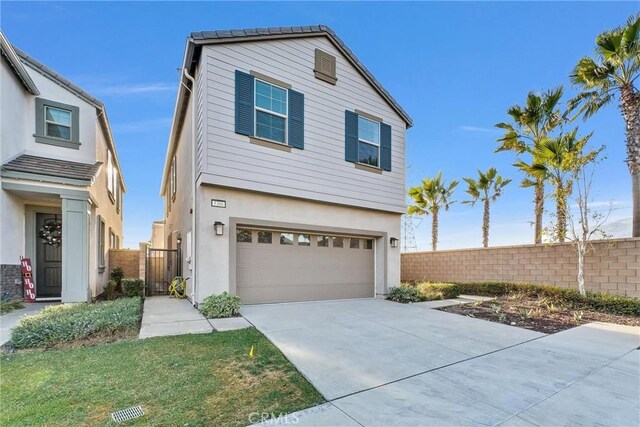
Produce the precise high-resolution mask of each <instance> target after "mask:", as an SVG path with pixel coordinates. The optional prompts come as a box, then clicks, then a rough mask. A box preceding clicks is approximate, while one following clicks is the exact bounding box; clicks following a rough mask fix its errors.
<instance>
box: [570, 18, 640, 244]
mask: <svg viewBox="0 0 640 427" xmlns="http://www.w3.org/2000/svg"><path fill="white" fill-rule="evenodd" d="M595 56H596V59H593V58H590V57H584V58H582V59H581V60H580V61H578V64H577V65H576V66H575V68H574V69H573V73H572V74H571V82H572V83H573V84H575V85H578V86H580V87H581V88H582V89H583V92H582V93H581V94H579V95H578V96H577V97H576V98H574V99H573V100H572V101H571V102H570V107H571V108H572V109H573V108H577V107H580V109H579V114H583V117H584V118H585V119H586V118H588V117H590V116H592V115H593V114H595V113H596V112H598V111H599V110H600V109H601V108H602V107H604V106H605V105H607V104H609V103H610V102H612V101H614V100H615V99H616V95H617V96H618V97H619V99H620V111H621V112H622V117H623V118H624V121H625V124H626V138H627V166H628V167H629V172H630V173H631V194H632V199H633V231H632V235H633V237H640V93H639V92H638V89H637V88H636V87H635V84H634V83H635V80H636V79H637V78H638V76H639V75H640V15H638V16H636V17H633V16H632V17H630V18H629V20H628V21H627V24H626V25H625V26H624V27H620V28H616V29H614V30H612V31H607V32H604V33H602V34H600V35H599V36H598V37H597V38H596V55H595Z"/></svg>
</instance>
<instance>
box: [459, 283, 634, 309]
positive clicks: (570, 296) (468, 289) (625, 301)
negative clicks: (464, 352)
mask: <svg viewBox="0 0 640 427" xmlns="http://www.w3.org/2000/svg"><path fill="white" fill-rule="evenodd" d="M458 287H459V288H460V293H461V294H468V295H482V296H502V295H508V294H514V293H520V294H524V295H527V296H529V297H537V298H547V299H549V300H552V301H555V302H557V303H562V304H564V305H569V306H570V307H571V308H573V309H579V310H585V309H586V310H595V311H602V312H606V313H613V314H623V315H629V316H640V300H638V299H635V298H631V297H625V296H619V295H610V294H600V293H594V292H587V295H586V296H582V295H580V292H578V291H577V290H576V289H567V288H558V287H556V286H548V285H532V284H527V283H459V284H458Z"/></svg>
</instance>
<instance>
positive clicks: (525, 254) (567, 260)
mask: <svg viewBox="0 0 640 427" xmlns="http://www.w3.org/2000/svg"><path fill="white" fill-rule="evenodd" d="M585 266H586V267H585V281H586V287H587V290H590V291H594V292H607V293H610V294H616V295H627V296H631V297H635V298H640V238H628V239H613V240H608V241H596V242H593V249H592V251H591V252H590V253H589V254H587V257H586V262H585ZM401 267H402V268H401V277H402V280H403V281H409V280H426V281H438V282H458V283H472V282H524V283H533V284H548V285H554V286H559V287H563V288H575V289H577V287H578V285H577V279H576V275H577V254H576V252H575V250H574V248H573V246H572V245H571V244H550V245H521V246H500V247H493V248H486V249H485V248H479V249H458V250H443V251H436V252H410V253H403V254H402V255H401Z"/></svg>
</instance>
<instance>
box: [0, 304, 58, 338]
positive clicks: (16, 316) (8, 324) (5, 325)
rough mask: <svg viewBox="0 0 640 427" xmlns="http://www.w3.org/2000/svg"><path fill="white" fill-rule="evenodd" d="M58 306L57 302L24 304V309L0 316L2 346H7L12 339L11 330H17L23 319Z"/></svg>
mask: <svg viewBox="0 0 640 427" xmlns="http://www.w3.org/2000/svg"><path fill="white" fill-rule="evenodd" d="M58 304H59V303H55V302H33V303H24V308H21V309H18V310H14V311H12V312H11V313H7V314H3V315H2V316H0V346H2V345H5V344H6V343H7V342H8V341H9V340H10V339H11V330H12V329H13V328H15V326H16V325H17V324H18V321H19V320H20V319H21V318H23V317H25V316H31V315H32V314H36V313H37V312H39V311H40V310H42V309H44V308H45V307H48V306H50V305H58Z"/></svg>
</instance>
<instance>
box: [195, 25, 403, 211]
mask: <svg viewBox="0 0 640 427" xmlns="http://www.w3.org/2000/svg"><path fill="white" fill-rule="evenodd" d="M316 48H320V49H322V50H324V51H327V52H329V53H331V54H333V55H335V56H336V57H337V77H338V82H337V84H336V85H335V86H333V85H330V84H327V83H325V82H323V81H321V80H318V79H316V78H315V77H314V75H313V67H314V51H315V49H316ZM201 64H202V65H201V66H202V72H203V73H206V87H202V88H199V91H198V93H205V95H206V101H207V105H206V125H207V127H206V132H207V134H206V142H207V144H206V158H203V166H202V167H203V170H202V171H203V172H204V173H205V175H204V176H203V178H202V182H204V183H210V184H217V185H223V186H229V187H236V188H241V189H248V190H256V191H262V192H269V193H275V194H281V195H286V196H293V197H300V198H306V199H312V200H317V201H324V202H331V203H339V204H345V205H351V206H358V207H365V208H371V209H379V210H386V211H392V212H404V209H405V199H404V195H405V189H404V180H405V175H404V168H405V160H404V158H405V123H404V121H403V120H402V119H401V118H400V117H399V116H398V115H397V113H395V111H393V110H392V108H391V107H390V106H389V105H388V104H387V103H386V102H385V101H384V100H383V99H382V97H381V96H380V95H379V94H378V93H377V92H376V91H375V90H374V89H373V88H372V87H371V86H370V85H369V84H368V83H367V82H366V80H364V78H363V77H362V76H361V75H360V74H359V73H358V72H357V71H356V70H355V68H354V67H352V66H351V65H350V64H349V63H348V61H347V60H346V58H344V57H343V56H342V55H341V54H340V53H339V52H338V50H337V49H335V48H334V47H333V45H332V44H331V43H330V42H329V40H328V39H326V38H325V37H316V38H307V39H292V40H279V41H266V42H251V43H233V44H223V45H213V46H206V47H204V48H203V55H202V59H201ZM236 69H239V70H242V71H245V72H249V71H257V72H260V73H262V74H265V75H268V76H270V77H273V78H276V79H278V80H282V81H285V82H287V83H289V84H291V85H292V87H293V89H295V90H297V91H299V92H302V93H304V95H305V149H304V150H295V149H294V150H292V152H290V153H287V152H282V151H278V150H274V149H271V148H267V147H261V146H257V145H255V144H251V143H250V142H249V139H248V138H247V137H245V136H243V135H238V134H236V133H235V132H234V120H235V118H234V111H235V110H234V108H235V107H234V105H235V99H234V91H235V87H234V73H235V70H236ZM355 109H359V110H362V111H365V112H368V113H370V114H373V115H376V116H378V117H381V118H382V119H383V121H384V122H385V123H388V124H390V125H391V127H392V172H390V173H388V172H385V173H383V174H374V173H371V172H368V171H363V170H358V169H355V168H354V165H353V164H352V163H349V162H346V161H345V160H344V157H345V152H344V139H345V137H344V111H345V110H355ZM203 155H205V154H204V153H203Z"/></svg>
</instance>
